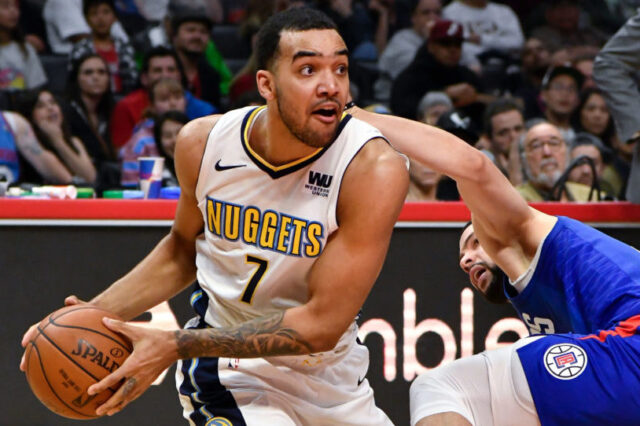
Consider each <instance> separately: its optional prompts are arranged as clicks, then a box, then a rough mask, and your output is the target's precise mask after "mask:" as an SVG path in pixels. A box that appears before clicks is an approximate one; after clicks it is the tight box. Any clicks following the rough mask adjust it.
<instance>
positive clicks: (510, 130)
mask: <svg viewBox="0 0 640 426" xmlns="http://www.w3.org/2000/svg"><path fill="white" fill-rule="evenodd" d="M483 127H484V136H485V138H486V140H487V141H488V147H487V148H486V149H483V150H482V151H483V152H484V153H485V154H486V155H487V156H488V157H489V158H491V160H492V161H493V163H494V164H495V165H496V167H498V169H500V171H501V172H502V173H503V174H504V175H505V176H507V177H508V178H509V181H510V182H511V183H512V184H513V185H514V186H517V185H519V184H521V183H522V166H521V163H520V155H519V151H518V143H519V141H520V138H521V137H522V135H523V134H524V117H523V116H522V110H521V109H520V107H519V106H518V104H517V103H516V102H515V101H514V100H513V99H508V98H501V99H497V100H495V101H494V102H491V103H490V104H489V105H487V109H486V110H485V114H484V126H483Z"/></svg>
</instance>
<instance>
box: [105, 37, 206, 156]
mask: <svg viewBox="0 0 640 426" xmlns="http://www.w3.org/2000/svg"><path fill="white" fill-rule="evenodd" d="M179 64H180V62H179V60H178V57H177V55H176V53H175V51H173V50H171V49H169V48H166V47H163V46H159V47H155V48H153V49H151V50H149V51H148V52H147V53H146V54H145V57H144V60H143V62H142V73H141V75H140V83H142V88H141V89H137V90H134V91H133V92H131V93H129V94H128V95H127V96H125V97H124V98H123V99H121V100H120V101H119V102H118V103H117V104H116V106H115V108H114V110H113V114H112V115H111V141H112V142H113V145H114V146H115V147H116V148H119V147H121V146H122V145H124V144H125V143H126V142H127V141H128V140H129V138H130V137H131V134H132V132H133V128H134V126H135V125H136V124H137V123H138V122H139V121H140V120H141V119H142V115H143V113H144V111H145V110H146V109H147V108H148V107H149V96H148V93H149V92H148V91H149V88H150V87H151V86H152V85H153V84H154V83H155V82H156V81H158V80H160V79H161V78H172V79H174V80H176V81H182V74H181V72H180V65H179ZM185 99H186V102H187V110H186V114H187V117H189V119H190V120H193V119H195V118H199V117H203V116H205V115H209V114H213V113H215V112H216V111H217V110H216V108H214V107H213V106H212V105H211V104H209V103H207V102H205V101H203V100H200V99H197V98H196V97H195V96H193V94H192V93H191V92H188V91H187V92H185Z"/></svg>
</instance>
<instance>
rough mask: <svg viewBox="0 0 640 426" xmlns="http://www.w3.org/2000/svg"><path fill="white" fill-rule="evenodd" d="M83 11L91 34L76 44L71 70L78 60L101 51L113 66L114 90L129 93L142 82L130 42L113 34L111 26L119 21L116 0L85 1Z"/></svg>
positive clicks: (73, 50) (111, 67) (70, 62)
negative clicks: (139, 78) (139, 81)
mask: <svg viewBox="0 0 640 426" xmlns="http://www.w3.org/2000/svg"><path fill="white" fill-rule="evenodd" d="M82 12H83V14H84V17H85V19H86V21H87V23H88V24H89V27H90V28H91V36H90V37H87V38H84V39H82V40H80V41H79V42H77V43H76V44H74V45H73V49H71V53H70V55H69V59H70V60H69V69H71V67H72V65H73V63H74V62H75V61H77V60H78V59H80V58H82V57H84V56H86V55H89V54H92V53H97V54H98V55H100V56H101V57H102V59H104V61H105V62H106V63H107V65H108V67H109V75H110V76H111V90H112V91H113V93H116V94H127V93H129V92H130V91H132V90H133V89H135V88H136V86H137V85H138V70H137V68H136V63H135V58H134V54H135V52H134V51H133V47H132V46H131V44H129V43H128V42H125V41H122V40H120V39H118V38H114V37H112V36H111V27H112V26H113V24H114V23H115V22H116V11H115V6H114V5H113V0H84V3H83V7H82Z"/></svg>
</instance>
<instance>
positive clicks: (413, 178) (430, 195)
mask: <svg viewBox="0 0 640 426" xmlns="http://www.w3.org/2000/svg"><path fill="white" fill-rule="evenodd" d="M441 177H442V175H441V174H440V173H438V172H435V171H433V170H431V169H430V168H428V167H427V166H425V165H423V164H422V163H420V162H419V161H416V160H413V159H411V158H410V159H409V189H408V191H407V198H406V200H405V201H406V202H410V203H411V202H421V201H437V200H439V198H438V193H437V190H438V183H439V182H440V178H441Z"/></svg>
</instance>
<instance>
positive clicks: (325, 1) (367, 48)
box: [315, 0, 392, 61]
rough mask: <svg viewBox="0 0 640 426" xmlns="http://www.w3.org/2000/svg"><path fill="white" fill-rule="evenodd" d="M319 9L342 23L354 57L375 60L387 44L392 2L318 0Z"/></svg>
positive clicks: (376, 0) (339, 23) (348, 46)
mask: <svg viewBox="0 0 640 426" xmlns="http://www.w3.org/2000/svg"><path fill="white" fill-rule="evenodd" d="M315 3H316V5H317V8H318V9H320V10H321V11H323V12H324V13H326V14H327V15H328V16H329V17H330V18H331V19H333V21H334V22H335V23H336V25H337V26H338V31H339V32H340V34H341V35H342V38H343V39H344V42H345V44H346V45H347V48H348V49H349V54H350V55H351V57H352V58H353V59H356V60H363V61H375V60H376V59H378V53H379V52H382V51H383V50H384V48H385V47H386V45H387V38H388V34H389V19H390V14H391V7H392V2H389V1H385V0H369V1H368V2H366V3H361V2H354V1H353V0H316V2H315Z"/></svg>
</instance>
